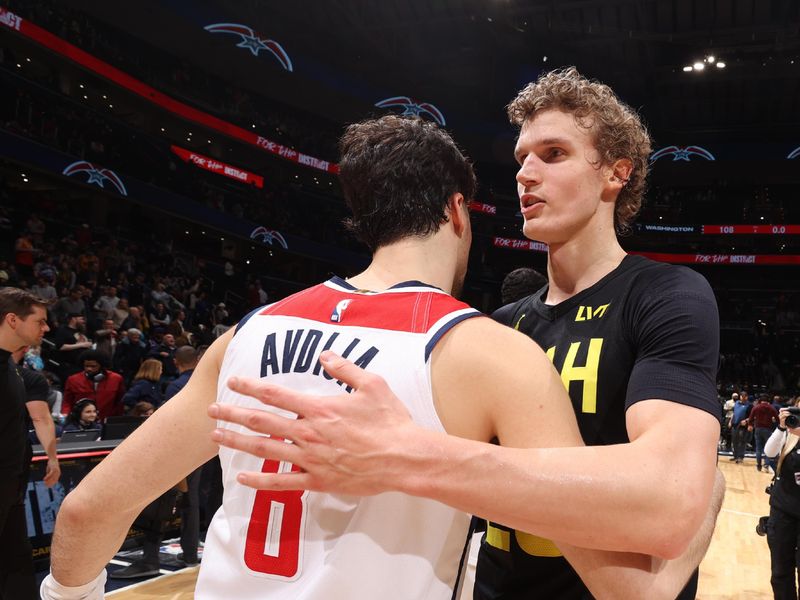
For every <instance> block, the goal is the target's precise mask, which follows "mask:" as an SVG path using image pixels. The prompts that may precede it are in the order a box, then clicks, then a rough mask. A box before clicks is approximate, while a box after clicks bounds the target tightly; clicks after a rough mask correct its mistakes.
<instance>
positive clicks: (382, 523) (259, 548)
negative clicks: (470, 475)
mask: <svg viewBox="0 0 800 600" xmlns="http://www.w3.org/2000/svg"><path fill="white" fill-rule="evenodd" d="M478 315H480V313H479V312H478V311H476V310H474V309H472V308H470V307H469V306H467V305H466V304H463V303H461V302H458V301H457V300H455V299H454V298H452V297H451V296H449V295H448V294H445V293H444V292H442V291H441V290H439V289H436V288H433V287H430V286H427V285H425V284H421V283H418V282H409V283H404V284H400V285H397V286H394V287H393V288H390V289H389V290H386V291H384V292H380V293H371V292H361V291H358V290H356V289H355V288H353V287H352V286H351V285H349V284H348V283H346V282H345V281H343V280H341V279H339V278H334V279H331V280H330V281H328V282H326V283H324V284H321V285H318V286H315V287H313V288H309V289H307V290H305V291H303V292H300V293H298V294H295V295H293V296H290V297H289V298H287V299H285V300H283V301H281V302H278V303H275V304H272V305H270V306H267V307H266V308H264V309H261V310H259V311H256V312H254V313H251V315H249V316H248V317H246V318H245V320H243V322H242V323H241V324H240V327H239V330H238V331H237V333H236V335H235V336H234V337H233V339H232V340H231V342H230V344H229V345H228V349H227V351H226V353H225V358H224V360H223V363H222V369H221V372H220V377H219V388H218V391H217V395H218V400H219V402H222V403H226V404H234V405H237V406H244V407H247V408H257V409H261V410H276V411H277V409H274V408H271V407H265V406H264V405H263V404H261V403H260V402H258V401H257V400H253V399H250V398H247V397H245V396H242V395H239V394H236V393H233V392H231V391H230V390H229V389H228V388H227V387H226V381H227V380H228V378H230V377H231V376H234V375H238V376H247V377H261V378H266V379H267V380H268V381H270V382H273V383H276V384H279V385H284V386H288V387H291V388H293V389H296V390H300V391H303V392H308V393H312V394H318V395H335V394H341V393H342V392H343V391H350V390H349V389H348V388H346V387H345V386H344V384H342V383H338V382H337V381H335V380H333V379H332V378H331V377H330V376H328V375H327V373H325V372H324V371H323V370H322V368H321V365H320V363H319V361H318V358H319V355H320V353H321V352H322V351H323V350H327V349H330V350H333V351H335V352H336V353H338V354H340V355H342V356H345V357H347V358H349V359H350V360H352V361H353V362H355V363H356V364H358V365H360V366H362V367H363V368H365V369H366V370H368V371H371V372H374V373H377V374H379V375H381V376H382V377H383V378H385V379H386V381H387V382H388V384H389V385H390V386H391V388H392V390H394V392H395V393H396V394H397V396H398V397H399V398H401V399H402V401H403V402H404V403H405V404H406V406H407V408H408V410H409V412H410V413H411V416H412V418H413V419H414V421H415V422H416V423H418V424H419V425H421V426H422V427H425V428H428V429H432V430H436V431H443V427H442V424H441V422H440V421H439V418H438V417H437V415H436V411H435V409H434V405H433V398H432V393H431V377H430V354H431V351H432V349H433V347H434V345H435V344H436V342H437V341H438V340H439V339H440V338H441V336H442V335H443V334H444V333H446V332H447V331H448V330H449V329H450V328H451V327H453V326H454V325H455V324H457V323H459V322H460V321H462V320H464V319H467V318H470V317H474V316H478ZM278 412H282V411H278ZM283 414H288V415H289V416H295V415H293V414H290V413H283ZM218 425H219V426H220V427H227V428H229V429H231V430H233V431H238V432H244V433H251V432H249V431H248V430H246V429H245V428H243V427H240V426H237V425H232V424H229V423H222V422H220V423H219V424H218ZM220 460H221V462H222V472H223V481H224V486H225V492H224V497H223V502H222V507H221V508H220V509H219V511H218V512H217V514H216V515H215V516H214V519H213V522H212V524H211V527H210V528H209V531H208V536H207V539H206V545H205V550H204V554H203V562H202V566H201V569H200V575H199V579H198V583H197V591H196V597H197V598H199V599H201V600H202V599H214V600H222V599H226V600H227V599H233V598H236V599H237V600H238V599H241V600H249V599H256V598H258V599H259V600H261V599H285V600H289V599H291V600H301V599H314V600H320V599H324V600H356V599H361V598H363V599H368V600H376V599H382V598H390V599H409V600H434V599H435V600H448V599H449V598H450V597H451V595H452V590H453V587H454V585H455V583H456V577H457V573H458V567H459V561H460V559H461V554H462V551H463V549H464V544H465V540H466V535H467V530H468V526H469V517H468V516H467V515H466V514H464V513H462V512H460V511H457V510H454V509H452V508H450V507H448V506H445V505H443V504H441V503H439V502H435V501H433V500H427V499H422V498H415V497H411V496H406V495H404V494H399V493H386V494H380V495H378V496H373V497H367V498H358V497H353V496H343V495H333V494H322V493H318V492H310V491H289V492H270V491H263V490H262V491H256V490H253V489H251V488H249V487H246V486H243V485H241V484H239V483H237V482H236V475H237V473H239V472H241V471H262V472H271V473H275V472H278V471H280V472H288V471H289V470H291V469H292V465H291V464H286V463H280V464H279V463H276V462H275V461H263V460H260V459H258V458H255V457H253V456H250V455H248V454H245V453H243V452H238V451H233V450H230V449H227V448H221V449H220Z"/></svg>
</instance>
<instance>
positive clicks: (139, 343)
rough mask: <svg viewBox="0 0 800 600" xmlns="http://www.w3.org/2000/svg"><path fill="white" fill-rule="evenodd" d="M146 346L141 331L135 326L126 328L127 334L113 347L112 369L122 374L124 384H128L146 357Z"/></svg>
mask: <svg viewBox="0 0 800 600" xmlns="http://www.w3.org/2000/svg"><path fill="white" fill-rule="evenodd" d="M147 352H148V347H147V344H146V343H145V342H144V340H142V332H141V331H140V330H138V329H136V328H135V327H132V328H130V329H128V335H127V337H126V338H125V339H123V340H122V341H120V343H119V344H117V347H116V348H115V349H114V361H113V365H114V370H115V371H117V372H118V373H120V374H121V375H122V378H123V379H124V380H125V385H130V383H131V381H133V378H134V376H135V375H136V372H137V371H138V370H139V365H141V364H142V361H143V360H144V359H145V358H146V357H147Z"/></svg>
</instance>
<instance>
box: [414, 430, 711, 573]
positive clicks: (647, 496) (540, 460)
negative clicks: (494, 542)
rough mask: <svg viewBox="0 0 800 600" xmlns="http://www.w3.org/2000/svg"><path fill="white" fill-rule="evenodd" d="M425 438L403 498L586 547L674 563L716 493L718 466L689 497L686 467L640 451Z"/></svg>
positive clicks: (623, 446) (618, 447) (418, 447)
mask: <svg viewBox="0 0 800 600" xmlns="http://www.w3.org/2000/svg"><path fill="white" fill-rule="evenodd" d="M424 438H426V439H419V440H417V442H416V444H415V446H414V451H413V458H412V460H411V461H410V462H408V461H405V460H404V461H403V462H404V463H405V464H403V465H399V467H400V473H398V481H399V482H400V483H399V484H398V485H399V486H400V487H401V490H400V491H405V492H407V493H411V494H414V495H419V496H424V497H428V498H432V499H435V500H438V501H440V502H443V503H445V504H449V505H451V506H454V507H456V508H459V509H461V510H464V511H466V512H470V513H472V514H476V515H479V516H480V517H483V518H487V519H490V520H492V521H495V522H498V523H502V524H504V525H506V526H509V527H513V528H515V529H518V530H521V531H527V532H531V533H534V534H536V535H539V536H542V537H546V538H549V539H558V540H559V541H563V542H564V543H567V544H572V545H576V546H581V547H586V548H596V549H603V550H614V551H632V552H641V553H643V554H650V555H655V556H661V557H665V558H669V557H674V556H675V555H677V554H680V553H681V552H682V551H683V550H684V549H685V547H686V544H687V543H688V541H689V540H690V539H691V537H692V535H693V534H694V532H695V531H696V530H697V528H698V527H699V525H700V523H701V521H702V518H703V514H704V512H705V507H706V506H707V503H708V498H709V496H710V494H711V483H712V481H713V478H712V477H711V476H710V473H711V469H713V460H711V459H710V460H709V462H710V464H711V466H710V469H709V477H708V478H707V486H706V488H705V489H703V486H702V485H701V486H699V488H700V489H697V487H696V486H695V487H693V489H686V486H685V484H684V478H683V473H682V470H683V462H682V461H681V460H675V459H674V458H673V457H671V456H669V454H667V453H665V452H663V451H662V452H660V453H654V452H651V451H650V450H649V449H647V448H646V447H644V446H641V447H640V446H639V445H637V444H635V443H630V444H620V445H614V446H595V447H587V448H542V449H513V448H502V447H498V446H491V445H489V444H480V443H477V442H470V441H467V440H462V439H458V438H454V437H447V436H442V435H437V434H432V433H430V432H428V433H426V434H425V435H424ZM712 458H713V457H712ZM696 506H702V510H701V511H699V514H698V511H697V510H696Z"/></svg>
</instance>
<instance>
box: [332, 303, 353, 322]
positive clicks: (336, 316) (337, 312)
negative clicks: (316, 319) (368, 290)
mask: <svg viewBox="0 0 800 600" xmlns="http://www.w3.org/2000/svg"><path fill="white" fill-rule="evenodd" d="M350 302H352V300H341V301H340V302H339V303H338V304H336V308H334V309H333V312H332V313H331V321H333V322H334V323H341V322H342V317H343V316H344V311H346V310H347V307H348V306H349V305H350Z"/></svg>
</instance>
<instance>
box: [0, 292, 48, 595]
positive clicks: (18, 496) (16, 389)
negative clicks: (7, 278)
mask: <svg viewBox="0 0 800 600" xmlns="http://www.w3.org/2000/svg"><path fill="white" fill-rule="evenodd" d="M48 330H49V327H48V325H47V303H46V302H44V301H43V300H41V299H40V298H37V297H36V296H34V295H33V294H31V293H30V292H26V291H24V290H20V289H17V288H12V287H7V288H3V289H0V398H2V402H0V598H13V599H14V600H27V599H31V600H35V599H36V598H38V597H39V596H38V594H37V590H36V578H35V577H34V571H33V552H32V549H31V545H30V541H29V540H28V532H27V527H26V519H25V503H24V494H25V490H26V488H27V484H28V466H29V465H30V461H31V452H30V446H29V445H28V443H27V433H28V428H27V420H26V415H27V413H26V410H25V399H26V396H25V384H24V382H23V380H22V376H21V375H20V374H19V372H18V371H17V366H16V365H15V364H14V362H13V360H12V358H11V354H12V352H14V351H15V350H18V349H19V348H21V347H22V346H26V345H36V344H40V343H41V341H42V338H43V337H44V334H45V333H47V331H48Z"/></svg>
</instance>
